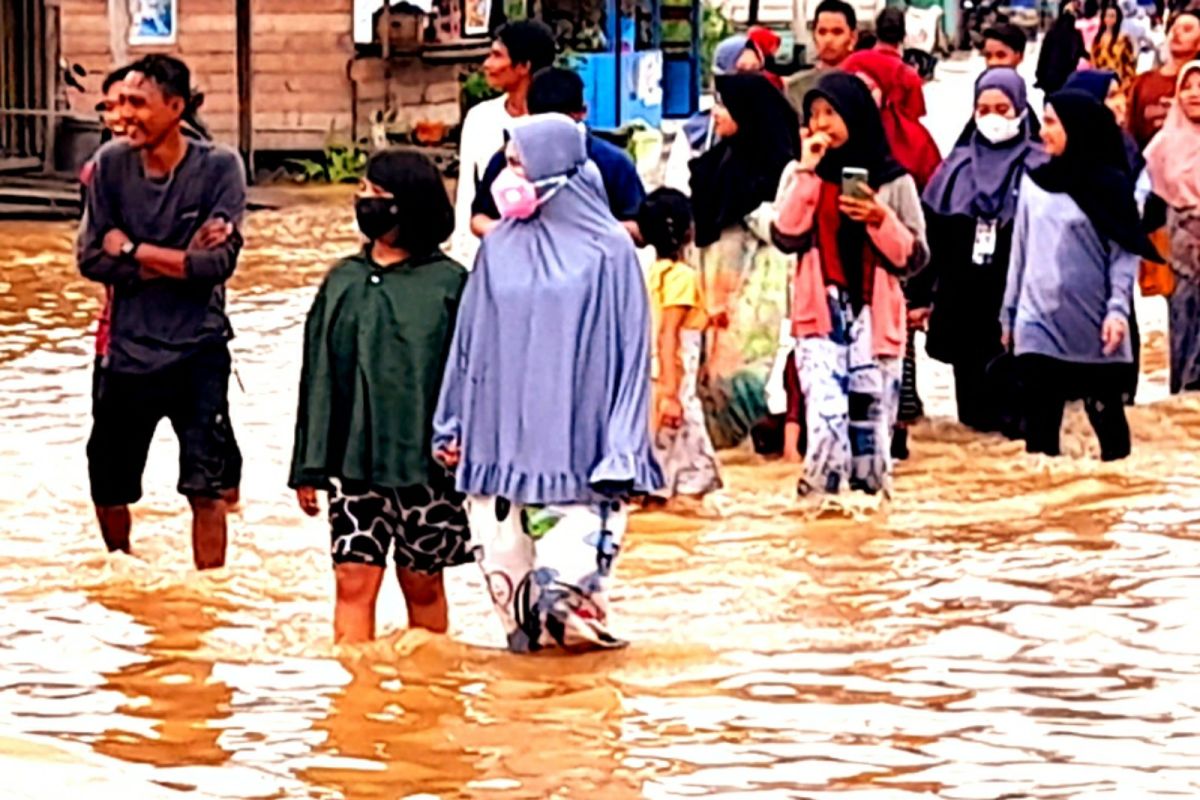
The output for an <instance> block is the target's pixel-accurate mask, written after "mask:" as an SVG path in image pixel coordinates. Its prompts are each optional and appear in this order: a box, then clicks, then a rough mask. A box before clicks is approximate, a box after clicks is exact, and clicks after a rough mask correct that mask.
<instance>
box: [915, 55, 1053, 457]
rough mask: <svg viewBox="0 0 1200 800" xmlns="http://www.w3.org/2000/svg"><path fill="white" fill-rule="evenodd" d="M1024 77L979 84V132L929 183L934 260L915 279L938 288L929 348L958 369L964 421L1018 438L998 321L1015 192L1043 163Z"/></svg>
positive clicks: (991, 73) (993, 72)
mask: <svg viewBox="0 0 1200 800" xmlns="http://www.w3.org/2000/svg"><path fill="white" fill-rule="evenodd" d="M1030 113H1031V112H1030V110H1029V103H1028V100H1027V98H1026V93H1025V82H1024V80H1022V78H1021V76H1020V75H1018V74H1017V72H1016V70H1014V69H1010V68H1007V67H997V68H994V69H989V70H988V71H987V72H985V73H983V74H982V75H980V76H979V79H978V80H977V81H976V82H975V111H974V123H975V125H974V128H975V129H974V131H973V133H972V134H971V137H970V138H969V139H967V140H966V141H964V142H963V143H962V144H959V145H958V146H957V147H955V148H954V150H953V151H951V153H950V155H949V156H948V157H947V158H946V160H945V161H943V162H942V165H941V167H939V168H938V171H937V172H936V173H934V176H933V178H932V180H930V182H929V186H927V187H926V189H925V194H924V197H923V199H924V201H925V205H926V219H927V220H928V225H929V245H930V248H931V261H930V264H929V267H928V268H927V269H926V270H925V272H924V273H922V274H921V275H920V276H919V278H918V280H919V281H920V282H921V283H922V286H923V287H925V291H927V292H929V293H930V294H931V295H932V298H931V299H932V306H933V312H932V314H931V316H930V319H929V331H928V336H927V339H926V350H927V351H928V353H929V355H930V356H932V357H933V358H935V359H937V360H938V361H942V362H945V363H947V364H950V365H952V366H953V367H954V385H955V397H956V400H957V402H958V419H959V421H960V422H962V423H963V424H964V425H967V426H968V427H971V428H974V429H976V430H980V431H999V432H1002V433H1004V434H1006V435H1008V436H1010V437H1014V438H1015V437H1017V436H1019V435H1020V429H1019V426H1020V416H1019V413H1018V411H1019V409H1018V408H1017V406H1016V400H1015V398H1016V397H1017V395H1016V387H1015V386H1012V385H1011V381H1010V380H1009V379H1008V377H1007V375H1005V373H1006V372H1007V371H1008V370H1005V369H1004V368H1003V367H1004V359H1003V358H1002V356H1003V351H1002V349H1001V347H1000V326H999V323H998V322H997V321H996V317H997V314H998V313H999V311H1000V304H1001V302H1002V301H1003V299H1004V287H1005V283H1006V280H1007V276H1008V260H1009V252H1010V250H1011V248H1012V235H1013V219H1014V217H1015V215H1016V210H1017V189H1018V187H1019V186H1020V183H1021V178H1022V176H1023V175H1024V174H1025V172H1026V171H1027V170H1028V169H1030V168H1032V167H1034V166H1037V165H1038V164H1040V163H1042V162H1043V161H1044V160H1045V156H1044V153H1043V152H1042V149H1041V145H1040V144H1038V143H1037V142H1036V141H1035V139H1034V137H1033V135H1032V128H1031V124H1030V123H1031V119H1032V118H1031V116H1030Z"/></svg>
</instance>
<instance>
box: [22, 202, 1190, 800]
mask: <svg viewBox="0 0 1200 800" xmlns="http://www.w3.org/2000/svg"><path fill="white" fill-rule="evenodd" d="M72 233H73V230H72V227H71V226H69V225H59V224H36V225H34V224H17V223H0V331H2V332H3V335H2V339H0V385H3V386H4V391H3V393H2V394H0V431H2V432H3V433H2V434H0V519H2V520H3V526H4V528H3V535H2V536H0V603H2V604H3V608H4V611H3V613H2V614H0V764H3V766H4V769H5V772H6V773H7V778H6V781H5V783H6V788H5V789H3V790H0V795H2V796H4V797H14V798H34V797H36V798H44V797H64V796H72V795H71V792H74V793H75V794H74V796H77V797H81V798H95V797H110V796H111V797H123V798H128V797H136V798H157V797H191V798H209V797H218V798H283V797H286V798H293V797H297V798H302V797H311V798H339V797H340V798H354V799H358V798H362V799H363V800H365V799H367V798H401V797H424V798H429V797H441V798H544V797H555V798H589V799H591V798H604V800H608V799H609V798H612V799H614V800H618V799H620V798H640V797H646V798H685V797H717V796H719V797H727V798H755V800H775V799H776V798H780V799H782V798H827V797H834V796H839V797H841V796H843V795H845V796H852V797H864V798H871V800H877V799H878V800H883V799H884V798H896V799H897V800H909V799H910V798H911V799H914V800H915V799H916V798H964V800H965V799H966V798H978V799H979V800H993V799H995V798H1064V799H1065V798H1070V799H1071V800H1084V799H1087V800H1090V799H1091V798H1114V799H1119V800H1140V799H1141V798H1181V797H1184V798H1186V797H1195V796H1198V795H1200V591H1197V587H1198V586H1200V469H1198V466H1200V458H1198V456H1197V452H1198V451H1197V447H1196V444H1195V442H1196V438H1197V437H1198V436H1200V399H1197V398H1195V397H1189V398H1182V399H1180V398H1176V399H1170V400H1165V399H1163V397H1164V395H1165V388H1164V386H1165V368H1166V355H1165V352H1164V347H1165V341H1164V338H1163V333H1162V328H1163V317H1164V316H1165V314H1164V313H1163V311H1162V308H1161V305H1162V302H1161V300H1157V301H1156V300H1147V301H1144V302H1143V306H1142V309H1141V310H1140V312H1139V314H1140V315H1141V316H1142V319H1143V323H1144V325H1146V327H1147V328H1148V329H1149V331H1148V335H1146V337H1145V339H1146V352H1145V358H1144V363H1145V368H1146V371H1147V376H1146V380H1145V381H1144V383H1145V389H1144V392H1143V395H1144V397H1143V398H1142V399H1143V401H1146V402H1144V403H1143V404H1142V405H1141V406H1139V407H1138V408H1136V409H1134V410H1133V411H1132V413H1131V421H1132V425H1133V430H1134V439H1135V441H1134V448H1135V454H1134V456H1133V457H1132V458H1131V459H1129V460H1128V461H1127V462H1124V463H1121V464H1118V465H1106V464H1101V463H1100V462H1099V461H1098V460H1097V459H1096V452H1097V447H1096V444H1095V442H1094V441H1093V439H1092V436H1091V433H1090V430H1088V429H1087V426H1086V422H1085V421H1084V419H1083V415H1082V413H1081V412H1078V411H1076V412H1075V413H1072V414H1071V415H1069V420H1068V429H1069V430H1068V433H1067V435H1066V450H1067V451H1068V452H1069V454H1070V455H1069V457H1066V458H1063V459H1059V460H1056V461H1053V462H1051V461H1047V460H1044V459H1040V460H1039V459H1034V458H1032V457H1027V456H1026V455H1025V454H1024V453H1023V452H1021V448H1020V446H1019V445H1013V444H1010V443H1007V442H1003V441H1001V440H999V439H996V438H990V437H984V436H979V435H974V434H970V433H968V432H966V431H965V430H963V429H962V428H960V427H958V426H957V425H956V424H953V423H951V422H949V421H948V419H949V417H950V415H951V413H952V410H953V409H952V406H951V404H950V396H951V392H950V390H951V387H950V385H949V383H948V381H947V378H946V375H945V373H944V371H940V370H937V369H935V368H933V367H932V366H930V365H928V364H926V365H924V366H923V373H922V380H923V382H924V385H923V387H922V389H923V392H924V393H925V396H926V400H927V404H928V406H929V410H930V412H931V416H932V417H933V420H932V421H930V422H927V423H923V424H922V425H921V426H920V427H918V428H917V429H916V431H915V433H914V443H913V450H914V456H913V458H912V460H911V461H909V462H908V463H906V464H904V465H903V466H901V467H900V469H899V471H898V477H897V480H896V486H897V491H896V498H895V500H894V501H893V502H892V503H891V505H890V506H889V507H887V508H886V509H883V510H873V509H868V508H851V509H848V510H846V511H843V512H839V513H830V514H826V515H823V516H821V517H819V518H810V517H807V516H804V515H802V514H801V513H800V509H799V508H798V507H797V505H796V502H795V501H794V496H793V487H794V483H795V477H796V474H795V470H794V469H793V468H788V467H784V466H782V465H778V464H765V463H761V462H759V461H757V460H756V459H754V458H753V457H751V456H746V455H740V454H734V455H732V456H730V457H729V458H728V459H727V468H726V478H727V483H728V484H729V487H730V488H729V489H728V490H727V491H725V492H724V493H723V494H722V495H721V496H720V497H719V498H718V499H717V502H716V504H715V507H714V508H712V509H709V510H708V511H707V512H706V513H704V514H698V515H696V516H680V515H670V514H664V513H656V514H648V515H642V516H639V517H637V518H636V519H635V522H634V526H633V532H632V533H631V535H630V536H629V539H628V542H627V547H626V550H625V552H624V555H623V558H622V560H621V561H620V562H619V566H618V574H619V577H620V582H619V584H618V591H617V594H616V597H615V601H614V604H615V608H616V611H617V614H618V615H619V616H618V621H617V628H618V630H619V632H620V633H621V634H623V635H624V636H625V637H627V638H629V639H631V640H632V641H633V645H632V647H630V648H629V649H628V650H625V651H622V652H619V653H610V654H604V655H594V656H585V657H574V658H564V657H557V656H553V655H550V656H539V657H515V656H510V655H508V654H506V653H504V652H502V651H501V650H499V649H498V647H499V645H500V644H501V643H502V635H501V632H500V629H499V624H498V623H497V622H496V621H495V620H494V619H493V617H492V612H491V608H490V603H489V602H488V601H487V599H486V592H485V590H484V587H483V585H482V582H481V580H480V579H479V575H478V574H477V573H476V571H475V570H474V568H472V567H464V568H460V569H458V570H455V571H452V572H451V573H449V575H450V577H449V586H450V595H451V603H452V630H451V635H450V636H449V637H447V638H439V637H431V636H427V635H423V634H417V633H412V632H404V631H403V619H402V614H403V612H402V610H401V609H402V606H401V604H400V603H399V602H398V592H397V590H396V589H395V587H394V586H392V585H390V584H389V585H387V586H386V588H385V596H384V605H383V607H382V609H381V614H380V619H381V620H382V621H383V628H384V631H385V633H386V635H385V637H384V638H383V639H382V640H381V641H380V642H378V643H376V644H374V645H371V646H368V647H363V648H354V649H347V650H344V651H341V652H335V650H334V648H333V646H332V643H331V639H330V633H331V611H332V580H331V571H330V567H329V562H328V555H327V548H328V538H327V536H328V534H327V529H326V527H325V524H324V523H323V521H321V520H310V519H308V518H306V517H304V516H303V515H302V514H301V513H300V512H299V510H298V509H297V508H296V507H295V505H294V500H293V498H292V495H291V494H290V492H289V491H288V490H287V488H286V485H285V481H286V477H287V462H288V458H289V455H290V453H289V450H290V444H291V429H292V422H293V412H294V402H295V399H294V393H295V386H296V381H297V377H298V371H299V364H298V357H299V350H300V338H301V326H302V319H303V313H304V311H305V310H306V308H307V304H308V302H309V300H310V298H311V295H312V292H313V291H314V289H315V285H316V284H317V282H318V281H319V280H320V277H321V275H322V274H323V273H324V271H325V270H326V269H327V268H328V266H329V264H330V263H331V262H332V261H333V260H334V259H335V258H336V257H337V256H339V255H342V254H345V253H346V252H349V251H350V250H352V249H353V248H354V247H355V246H356V237H355V233H354V230H353V221H352V218H351V214H350V210H349V205H348V204H347V203H339V204H333V203H328V202H327V203H325V204H322V205H315V206H305V207H300V208H296V209H292V210H288V211H284V212H264V213H260V214H256V215H254V216H253V217H252V218H251V220H250V222H249V228H248V235H247V239H248V241H249V243H250V244H249V249H248V251H247V252H246V254H245V256H244V259H243V262H242V265H241V267H240V268H239V272H238V275H237V277H236V279H235V280H234V282H233V283H232V290H231V297H230V308H231V316H232V318H233V322H234V325H235V327H236V328H237V330H238V338H237V339H236V341H235V342H234V343H233V351H234V357H235V368H236V370H237V373H238V376H239V379H240V385H238V382H235V385H234V388H233V390H232V403H233V414H234V422H235V425H236V426H237V430H238V436H239V438H240V440H241V442H242V446H243V450H244V452H245V454H246V460H247V468H246V482H245V485H244V488H243V499H244V502H243V508H242V510H241V512H240V513H239V514H237V515H236V516H235V517H234V518H233V519H232V520H231V543H230V563H229V566H228V568H226V569H224V570H220V571H217V572H215V573H210V574H203V575H201V574H197V573H195V572H194V571H193V570H192V569H191V555H190V547H189V542H188V536H187V533H186V530H187V525H188V519H189V517H188V514H187V509H186V505H185V503H184V502H183V500H182V499H181V498H180V497H178V496H177V495H176V494H175V493H174V489H173V486H174V480H175V475H176V472H175V470H176V468H175V457H176V448H175V444H174V442H173V440H172V436H171V435H170V431H169V427H168V426H165V425H164V426H162V428H161V429H160V431H159V436H158V439H157V440H156V442H155V445H154V448H153V450H152V452H151V459H150V465H149V467H148V469H147V473H146V488H147V494H146V497H145V499H144V500H143V502H142V503H141V504H140V505H139V506H138V507H137V510H136V517H135V531H134V547H135V550H136V557H133V558H131V557H124V556H109V555H107V554H105V553H104V552H103V548H102V546H101V542H100V538H99V534H98V532H97V530H96V527H95V524H94V522H93V519H92V517H91V511H90V507H89V503H88V500H87V497H88V493H87V476H86V464H85V458H84V443H85V441H86V437H87V433H88V429H89V424H90V419H89V407H90V404H89V390H90V380H91V376H90V363H91V346H92V343H91V339H90V335H89V333H88V331H89V329H90V326H91V322H92V319H93V318H94V316H95V314H96V312H97V310H98V307H99V293H98V291H97V290H96V289H95V288H94V287H93V286H91V285H89V284H87V283H86V282H85V281H83V280H81V279H80V278H79V277H78V276H77V273H76V272H75V268H74V264H73V261H72V257H71V238H72Z"/></svg>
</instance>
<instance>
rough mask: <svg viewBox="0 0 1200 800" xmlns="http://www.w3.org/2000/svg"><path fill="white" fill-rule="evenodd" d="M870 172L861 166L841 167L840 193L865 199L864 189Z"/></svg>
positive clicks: (857, 198)
mask: <svg viewBox="0 0 1200 800" xmlns="http://www.w3.org/2000/svg"><path fill="white" fill-rule="evenodd" d="M869 178H870V173H869V172H867V171H866V170H865V169H862V168H861V167H842V194H843V195H845V196H847V197H853V198H855V199H856V200H866V199H867V193H866V191H864V189H865V187H866V186H867V180H868V179H869Z"/></svg>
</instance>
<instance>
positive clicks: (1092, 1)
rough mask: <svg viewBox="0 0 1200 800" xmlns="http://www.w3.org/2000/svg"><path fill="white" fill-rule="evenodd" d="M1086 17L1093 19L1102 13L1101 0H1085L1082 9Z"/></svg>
mask: <svg viewBox="0 0 1200 800" xmlns="http://www.w3.org/2000/svg"><path fill="white" fill-rule="evenodd" d="M1081 13H1082V15H1083V18H1084V19H1091V18H1092V17H1094V16H1096V15H1097V14H1099V13H1100V0H1083V9H1082V11H1081Z"/></svg>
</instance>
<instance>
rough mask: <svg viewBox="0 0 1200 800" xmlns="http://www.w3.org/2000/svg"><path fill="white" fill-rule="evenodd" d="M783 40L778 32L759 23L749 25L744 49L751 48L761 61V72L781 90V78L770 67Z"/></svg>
mask: <svg viewBox="0 0 1200 800" xmlns="http://www.w3.org/2000/svg"><path fill="white" fill-rule="evenodd" d="M782 43H783V40H782V39H780V38H779V34H777V33H776V32H775V31H773V30H771V29H770V28H764V27H763V26H761V25H754V26H751V27H750V29H749V30H747V31H746V49H747V50H750V49H753V50H754V51H755V53H756V55H757V56H758V60H759V62H760V63H761V65H762V66H761V72H762V74H763V76H765V77H766V79H767V80H769V81H770V82H771V85H772V86H774V87H775V88H776V89H778V90H780V91H783V78H781V77H780V76H779V75H777V74H775V72H774V70H773V69H772V67H773V66H774V61H775V55H776V53H778V52H779V47H780V45H781V44H782Z"/></svg>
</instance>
